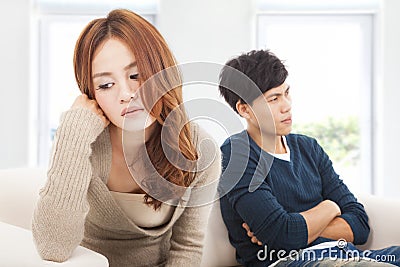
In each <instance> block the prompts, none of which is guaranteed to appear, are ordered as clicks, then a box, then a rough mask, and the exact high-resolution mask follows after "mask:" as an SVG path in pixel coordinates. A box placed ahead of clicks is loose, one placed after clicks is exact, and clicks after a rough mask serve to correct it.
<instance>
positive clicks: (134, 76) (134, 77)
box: [129, 73, 139, 80]
mask: <svg viewBox="0 0 400 267" xmlns="http://www.w3.org/2000/svg"><path fill="white" fill-rule="evenodd" d="M138 78H139V74H138V73H135V74H132V75H129V79H132V80H137V79H138Z"/></svg>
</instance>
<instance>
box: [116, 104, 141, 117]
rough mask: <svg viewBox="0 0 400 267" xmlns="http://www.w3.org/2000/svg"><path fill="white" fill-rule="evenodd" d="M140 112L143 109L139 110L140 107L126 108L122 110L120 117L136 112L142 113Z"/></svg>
mask: <svg viewBox="0 0 400 267" xmlns="http://www.w3.org/2000/svg"><path fill="white" fill-rule="evenodd" d="M142 110H143V108H141V107H135V106H133V107H127V108H124V109H122V111H121V116H125V115H128V114H132V113H134V112H136V111H142Z"/></svg>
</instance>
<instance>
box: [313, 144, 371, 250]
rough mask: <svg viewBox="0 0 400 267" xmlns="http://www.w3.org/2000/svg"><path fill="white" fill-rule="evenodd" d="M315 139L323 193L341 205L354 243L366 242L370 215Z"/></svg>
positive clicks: (325, 196)
mask: <svg viewBox="0 0 400 267" xmlns="http://www.w3.org/2000/svg"><path fill="white" fill-rule="evenodd" d="M312 140H313V148H314V151H315V154H314V155H315V158H316V162H318V170H319V172H320V175H321V180H322V195H323V198H324V199H330V200H332V201H334V202H335V203H336V204H338V206H339V207H340V210H341V213H342V215H341V216H340V217H342V218H343V219H344V220H345V221H346V222H347V223H348V224H349V225H350V228H351V230H352V231H353V235H354V241H353V243H354V244H356V245H358V244H364V243H365V242H367V239H368V235H369V231H370V228H369V225H368V216H367V213H366V212H365V209H364V206H363V205H362V204H361V203H359V202H358V201H357V199H356V198H355V196H354V195H353V194H352V193H351V192H350V190H349V189H348V187H347V186H346V185H345V184H344V183H343V181H342V180H341V179H340V178H339V175H338V174H336V172H335V170H334V169H333V166H332V162H331V160H330V159H329V157H328V155H327V154H326V153H325V152H324V150H323V149H322V147H321V146H320V145H319V144H318V143H317V141H316V140H315V139H312Z"/></svg>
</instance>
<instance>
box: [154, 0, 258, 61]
mask: <svg viewBox="0 0 400 267" xmlns="http://www.w3.org/2000/svg"><path fill="white" fill-rule="evenodd" d="M253 17H254V8H253V1H252V0H218V1H215V0H202V1H194V0H189V1H188V0H166V1H160V12H159V18H158V26H159V30H160V32H161V33H162V34H163V36H164V37H165V39H166V40H167V42H168V44H169V45H170V47H171V49H172V50H173V52H174V53H175V56H176V58H177V60H178V61H179V62H180V63H186V62H193V61H211V62H215V63H221V64H224V63H225V62H226V61H227V60H228V59H229V58H231V57H233V56H234V55H238V54H240V53H242V52H245V51H248V50H249V49H251V47H252V41H253V39H254V38H253V36H252V27H251V23H252V19H253Z"/></svg>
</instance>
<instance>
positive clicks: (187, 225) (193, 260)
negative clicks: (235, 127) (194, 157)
mask: <svg viewBox="0 0 400 267" xmlns="http://www.w3.org/2000/svg"><path fill="white" fill-rule="evenodd" d="M194 132H195V133H194V140H197V141H195V143H197V147H198V149H197V150H198V151H199V153H198V155H199V163H198V168H199V169H200V170H199V171H198V172H197V174H196V178H195V181H194V182H193V183H192V185H193V186H191V187H192V189H191V194H190V199H189V200H188V201H187V203H186V204H185V205H187V207H186V208H184V211H183V213H182V215H181V216H180V218H179V219H178V220H177V221H176V222H175V224H174V226H173V228H172V237H171V247H170V252H169V257H168V263H167V264H166V266H167V267H168V266H169V267H172V266H199V265H200V262H201V258H202V251H203V244H204V237H205V231H206V227H207V224H208V218H209V215H210V212H211V204H212V201H213V200H214V199H215V196H216V191H217V185H218V179H219V176H220V174H221V153H220V150H219V148H218V147H217V146H216V145H215V141H213V139H212V138H211V137H210V136H209V135H208V134H207V133H206V132H205V131H204V130H201V129H200V128H199V127H198V126H196V125H194Z"/></svg>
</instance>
